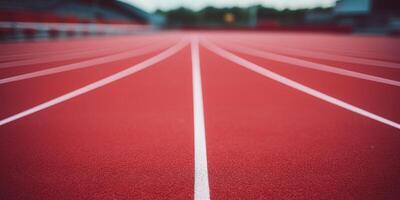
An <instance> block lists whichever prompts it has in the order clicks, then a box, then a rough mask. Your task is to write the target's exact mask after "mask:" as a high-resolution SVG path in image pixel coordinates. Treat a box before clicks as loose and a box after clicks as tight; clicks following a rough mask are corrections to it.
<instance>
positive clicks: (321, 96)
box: [202, 41, 400, 129]
mask: <svg viewBox="0 0 400 200" xmlns="http://www.w3.org/2000/svg"><path fill="white" fill-rule="evenodd" d="M202 44H203V45H204V46H205V47H206V48H207V49H209V50H211V51H212V52H214V53H216V54H218V55H219V56H221V57H223V58H225V59H227V60H230V61H232V62H234V63H237V64H239V65H241V66H243V67H245V68H247V69H249V70H251V71H253V72H256V73H258V74H261V75H263V76H265V77H267V78H270V79H272V80H275V81H277V82H280V83H282V84H284V85H287V86H289V87H292V88H294V89H296V90H299V91H301V92H304V93H306V94H309V95H311V96H314V97H316V98H319V99H321V100H324V101H326V102H329V103H331V104H334V105H337V106H339V107H342V108H344V109H346V110H349V111H352V112H355V113H358V114H360V115H363V116H365V117H367V118H370V119H373V120H376V121H378V122H381V123H383V124H386V125H388V126H392V127H394V128H396V129H400V124H399V123H397V122H394V121H391V120H389V119H386V118H383V117H381V116H379V115H376V114H374V113H371V112H368V111H366V110H363V109H361V108H358V107H356V106H353V105H351V104H348V103H346V102H344V101H342V100H339V99H336V98H334V97H331V96H329V95H327V94H324V93H322V92H320V91H318V90H315V89H312V88H310V87H307V86H305V85H303V84H301V83H298V82H296V81H293V80H291V79H288V78H286V77H284V76H281V75H279V74H277V73H275V72H272V71H270V70H267V69H265V68H263V67H261V66H258V65H256V64H254V63H252V62H249V61H247V60H246V59H243V58H241V57H239V56H237V55H235V54H233V53H231V52H228V51H226V50H224V49H222V48H220V47H217V46H216V45H214V44H211V43H210V42H208V41H202Z"/></svg>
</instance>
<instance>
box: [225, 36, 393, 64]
mask: <svg viewBox="0 0 400 200" xmlns="http://www.w3.org/2000/svg"><path fill="white" fill-rule="evenodd" d="M231 42H235V43H241V44H244V45H246V46H249V45H250V46H254V47H255V46H257V47H262V45H261V44H258V43H257V44H256V43H248V42H246V43H244V42H242V41H231ZM271 45H272V44H271ZM273 45H274V46H273V47H271V50H273V51H275V52H276V51H278V52H280V53H282V52H284V53H286V54H290V55H293V56H302V57H308V58H317V59H325V60H331V61H339V62H347V63H353V64H361V65H369V66H375V67H385V68H393V69H400V63H397V62H390V61H382V60H376V59H369V58H360V57H354V56H345V55H338V54H334V53H324V52H320V51H316V50H307V49H300V48H293V47H291V48H289V47H282V46H276V45H275V44H273Z"/></svg>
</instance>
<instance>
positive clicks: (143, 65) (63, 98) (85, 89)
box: [0, 40, 187, 126]
mask: <svg viewBox="0 0 400 200" xmlns="http://www.w3.org/2000/svg"><path fill="white" fill-rule="evenodd" d="M186 45H187V41H186V40H181V41H180V42H179V43H177V44H175V45H174V46H172V47H170V48H168V49H167V50H165V51H163V52H161V53H159V54H157V55H156V56H153V57H151V58H149V59H147V60H145V61H143V62H141V63H139V64H136V65H134V66H131V67H129V68H127V69H125V70H122V71H120V72H118V73H115V74H113V75H111V76H108V77H106V78H103V79H101V80H98V81H96V82H94V83H91V84H89V85H86V86H84V87H81V88H79V89H77V90H74V91H72V92H69V93H67V94H64V95H62V96H59V97H57V98H55V99H52V100H50V101H47V102H45V103H42V104H39V105H37V106H35V107H32V108H30V109H28V110H25V111H23V112H20V113H17V114H15V115H12V116H10V117H8V118H5V119H2V120H0V126H2V125H5V124H7V123H10V122H12V121H15V120H17V119H20V118H22V117H25V116H28V115H30V114H33V113H35V112H38V111H41V110H44V109H46V108H49V107H51V106H53V105H56V104H59V103H62V102H64V101H67V100H69V99H72V98H74V97H77V96H79V95H82V94H85V93H87V92H90V91H92V90H95V89H97V88H99V87H102V86H105V85H107V84H110V83H112V82H114V81H117V80H119V79H122V78H125V77H127V76H129V75H131V74H134V73H136V72H139V71H141V70H143V69H146V68H147V67H150V66H152V65H154V64H156V63H158V62H160V61H162V60H164V59H166V58H168V57H170V56H172V55H174V54H175V53H177V52H178V51H179V50H181V49H182V48H184V47H185V46H186Z"/></svg>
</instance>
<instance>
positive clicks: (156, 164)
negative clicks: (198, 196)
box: [0, 46, 194, 199]
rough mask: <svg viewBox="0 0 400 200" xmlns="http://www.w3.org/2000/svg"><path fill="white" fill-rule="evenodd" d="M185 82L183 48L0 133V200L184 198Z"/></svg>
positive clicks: (188, 91)
mask: <svg viewBox="0 0 400 200" xmlns="http://www.w3.org/2000/svg"><path fill="white" fill-rule="evenodd" d="M177 61H179V62H177ZM191 76H192V74H191V59H190V49H189V47H188V46H186V47H185V48H184V49H183V50H181V51H179V52H178V53H177V54H175V55H173V56H171V57H169V58H167V59H166V60H164V61H161V62H160V63H158V64H155V65H154V66H151V67H149V68H147V69H144V70H142V71H139V72H137V73H135V74H132V75H130V76H128V77H125V78H123V79H120V80H118V81H115V82H112V83H110V84H108V85H106V86H103V87H101V88H98V89H96V90H93V91H90V92H88V93H85V94H83V95H80V96H78V97H75V98H73V99H70V100H68V101H65V102H62V103H60V104H57V105H54V106H52V107H50V108H47V109H45V110H42V111H39V112H37V113H34V114H32V115H29V116H26V117H24V118H21V119H18V120H16V121H13V122H11V123H9V124H6V125H4V126H1V127H0V132H1V133H2V134H0V148H1V149H0V163H2V165H1V172H2V178H1V180H0V183H1V184H0V187H1V188H2V191H1V193H0V197H1V199H172V198H173V199H192V198H193V185H194V173H193V171H194V163H193V160H194V154H193V149H194V146H193V140H194V138H193V111H192V110H193V102H192V77H191ZM52 82H53V81H52Z"/></svg>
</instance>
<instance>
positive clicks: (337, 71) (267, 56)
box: [221, 44, 400, 87]
mask: <svg viewBox="0 0 400 200" xmlns="http://www.w3.org/2000/svg"><path fill="white" fill-rule="evenodd" d="M221 46H224V47H226V48H227V49H230V50H233V51H237V52H240V53H244V54H247V55H252V56H256V57H259V58H264V59H270V60H275V61H278V62H282V63H287V64H291V65H296V66H299V67H303V68H309V69H314V70H319V71H324V72H329V73H333V74H339V75H342V76H348V77H353V78H358V79H363V80H368V81H374V82H378V83H384V84H388V85H393V86H397V87H400V81H395V80H391V79H387V78H382V77H379V76H374V75H369V74H364V73H361V72H355V71H351V70H346V69H341V68H337V67H332V66H329V65H325V64H320V63H315V62H310V61H306V60H303V59H299V58H293V57H290V56H284V55H280V54H276V53H271V52H267V51H262V50H257V49H253V48H248V47H245V46H243V45H232V44H222V45H221Z"/></svg>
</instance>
